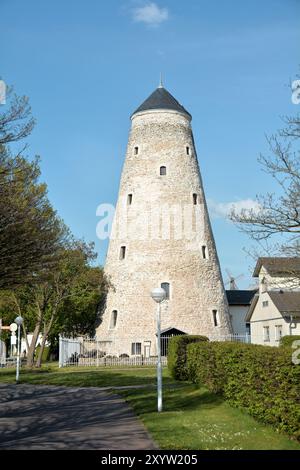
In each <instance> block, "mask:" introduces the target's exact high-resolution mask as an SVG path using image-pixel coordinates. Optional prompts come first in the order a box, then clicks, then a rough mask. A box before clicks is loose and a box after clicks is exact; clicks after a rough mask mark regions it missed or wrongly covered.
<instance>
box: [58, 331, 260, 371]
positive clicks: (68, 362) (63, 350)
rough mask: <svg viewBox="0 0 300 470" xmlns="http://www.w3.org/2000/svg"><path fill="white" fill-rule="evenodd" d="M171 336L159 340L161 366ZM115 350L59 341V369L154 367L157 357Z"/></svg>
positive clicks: (244, 338) (103, 344)
mask: <svg viewBox="0 0 300 470" xmlns="http://www.w3.org/2000/svg"><path fill="white" fill-rule="evenodd" d="M170 338H171V336H164V337H162V338H161V352H162V365H163V366H166V365H167V354H168V344H169V340H170ZM209 339H210V340H211V341H237V342H243V343H250V342H251V340H250V336H249V335H226V336H224V337H220V336H216V337H213V336H212V337H210V338H209ZM116 351H117V348H116V347H115V345H114V344H113V342H110V341H99V340H95V339H89V338H83V337H79V338H64V337H60V339H59V367H68V366H89V367H90V366H98V367H132V366H139V367H144V366H155V365H156V363H157V356H155V355H153V356H152V355H146V354H142V351H140V352H141V354H135V355H129V354H118V353H116Z"/></svg>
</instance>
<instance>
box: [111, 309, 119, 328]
mask: <svg viewBox="0 0 300 470" xmlns="http://www.w3.org/2000/svg"><path fill="white" fill-rule="evenodd" d="M117 319H118V311H117V310H113V311H112V312H111V317H110V325H109V328H110V329H111V330H113V329H114V328H116V326H117Z"/></svg>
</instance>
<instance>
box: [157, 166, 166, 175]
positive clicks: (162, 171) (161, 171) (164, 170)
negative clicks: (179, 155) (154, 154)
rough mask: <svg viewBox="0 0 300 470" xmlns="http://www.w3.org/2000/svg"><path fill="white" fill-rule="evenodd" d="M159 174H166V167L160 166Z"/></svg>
mask: <svg viewBox="0 0 300 470" xmlns="http://www.w3.org/2000/svg"><path fill="white" fill-rule="evenodd" d="M159 174H160V176H166V174H167V167H165V166H161V167H160V169H159Z"/></svg>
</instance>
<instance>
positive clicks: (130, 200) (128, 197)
mask: <svg viewBox="0 0 300 470" xmlns="http://www.w3.org/2000/svg"><path fill="white" fill-rule="evenodd" d="M131 204H132V194H128V196H127V205H128V206H131Z"/></svg>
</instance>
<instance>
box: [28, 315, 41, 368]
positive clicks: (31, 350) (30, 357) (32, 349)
mask: <svg viewBox="0 0 300 470" xmlns="http://www.w3.org/2000/svg"><path fill="white" fill-rule="evenodd" d="M40 329H41V321H40V320H39V321H38V323H37V324H36V325H35V328H34V332H33V336H32V339H31V342H30V346H29V349H28V353H27V363H26V366H27V367H33V363H34V353H35V347H36V343H37V340H38V337H39V334H40Z"/></svg>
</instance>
